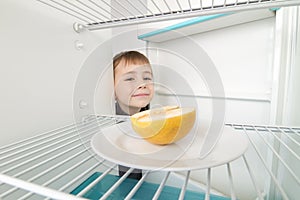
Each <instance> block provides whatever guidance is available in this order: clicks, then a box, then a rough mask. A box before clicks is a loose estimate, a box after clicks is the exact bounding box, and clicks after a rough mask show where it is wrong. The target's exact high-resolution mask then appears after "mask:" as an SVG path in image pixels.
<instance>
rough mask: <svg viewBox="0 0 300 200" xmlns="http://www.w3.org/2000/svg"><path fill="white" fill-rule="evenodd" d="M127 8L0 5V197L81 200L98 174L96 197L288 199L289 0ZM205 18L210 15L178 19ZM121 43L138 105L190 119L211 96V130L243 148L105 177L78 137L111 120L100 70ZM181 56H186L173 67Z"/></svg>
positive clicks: (292, 182) (292, 166)
mask: <svg viewBox="0 0 300 200" xmlns="http://www.w3.org/2000/svg"><path fill="white" fill-rule="evenodd" d="M95 2H96V3H97V4H96V3H95ZM138 2H139V4H133V2H132V1H124V2H122V1H117V0H116V1H113V0H112V1H104V0H103V1H102V0H101V1H89V2H83V1H74V2H73V1H58V0H56V1H50V0H41V1H40V0H29V1H26V2H25V1H24V2H23V1H22V2H20V1H16V0H10V1H8V0H2V1H1V2H0V36H1V37H0V41H1V48H0V52H1V55H2V56H1V60H0V65H1V73H0V76H1V79H0V81H1V102H2V103H1V115H0V118H1V122H2V123H1V126H0V133H1V141H0V146H1V147H0V160H1V162H0V184H1V185H0V199H47V198H48V199H50V198H51V199H82V198H85V197H86V198H88V197H90V196H88V195H89V194H91V193H92V192H91V191H92V190H93V189H94V187H96V186H99V183H101V180H102V181H103V180H106V179H111V180H114V181H113V183H111V185H109V187H108V188H107V189H105V190H104V191H102V192H103V194H101V196H102V197H101V196H100V197H101V198H102V199H107V198H108V197H115V198H117V197H120V196H118V195H121V197H122V198H123V197H124V198H125V197H126V199H131V198H138V197H139V194H140V193H143V192H145V191H148V192H149V193H151V192H150V189H153V188H154V189H155V190H154V191H153V192H152V193H153V196H152V197H151V198H153V199H157V198H162V199H163V198H165V196H164V195H166V194H167V190H169V191H171V192H170V193H171V197H172V198H178V199H183V198H184V197H185V196H186V198H187V199H188V197H189V195H191V196H192V195H196V196H197V195H198V196H199V197H201V198H203V199H204V198H205V199H209V198H210V199H218V198H224V199H226V198H228V199H296V198H297V197H298V196H300V193H299V189H298V188H299V186H300V180H299V177H300V175H299V171H300V170H299V169H300V161H299V151H300V149H299V136H300V135H299V134H300V128H298V127H299V124H300V116H299V115H300V114H299V113H300V112H297V111H299V110H300V106H299V105H298V104H297V102H299V98H300V91H299V85H300V83H299V79H298V78H297V77H299V67H297V66H299V64H300V56H299V54H300V51H299V46H300V44H299V41H300V40H299V34H300V28H299V27H300V26H299V25H300V22H299V20H298V19H299V15H300V14H299V7H297V5H299V4H300V2H299V1H296V0H295V1H232V2H231V1H193V0H190V1H189V0H186V1H183V0H182V1H173V2H168V3H167V1H148V2H146V1H138ZM212 5H214V6H212ZM69 8H71V9H69ZM269 8H279V9H277V10H275V11H274V10H272V11H271V10H269ZM262 10H263V11H265V10H267V12H266V13H264V12H262V13H260V11H262ZM170 11H174V13H172V12H170ZM175 11H176V13H175ZM160 12H162V13H164V14H162V15H159V13H160ZM247 12H248V13H250V14H245V13H247ZM166 13H169V14H166ZM232 13H233V14H232ZM223 14H226V16H223ZM243 14H244V15H246V16H247V17H245V16H243V17H241V16H239V15H243ZM124 15H125V16H124ZM132 16H136V17H132ZM205 16H215V18H213V19H211V20H204V21H201V22H197V23H194V24H193V23H192V24H189V22H190V20H191V19H194V18H195V17H196V18H201V17H205ZM118 18H119V19H121V20H118ZM74 23H75V24H74ZM198 25H200V26H198ZM195 26H196V27H195ZM128 49H136V50H139V51H142V52H143V53H145V54H146V55H147V56H148V57H149V58H150V60H151V63H152V65H153V71H154V77H155V81H156V82H157V83H159V84H157V87H156V93H155V98H154V100H153V102H152V103H151V106H152V107H155V106H160V105H169V104H180V105H182V106H186V105H187V106H188V105H195V106H197V108H198V109H199V110H198V113H199V115H200V118H201V117H202V116H205V117H208V118H213V117H214V116H215V115H217V114H216V113H215V112H214V107H213V105H214V102H215V101H221V102H223V103H224V105H225V106H224V113H220V116H222V114H223V115H224V121H223V123H224V124H225V126H226V127H229V128H232V129H233V130H235V132H236V133H237V134H243V135H245V136H246V137H247V139H248V141H249V148H248V150H247V152H246V153H244V154H243V155H242V156H241V157H240V158H238V159H236V160H233V161H231V162H228V163H226V164H224V165H221V166H216V167H211V168H205V169H199V170H187V171H179V172H178V171H169V170H160V171H151V170H150V171H147V170H145V175H144V177H143V178H142V179H141V180H140V181H138V182H128V179H126V176H127V175H128V173H127V174H126V175H125V176H123V177H122V178H118V179H115V178H116V175H117V164H118V163H114V162H111V161H108V160H105V159H103V158H101V157H99V156H98V155H96V154H95V152H93V150H92V149H91V146H90V140H91V137H92V136H93V135H94V134H95V133H97V132H99V131H100V130H101V129H102V128H105V127H109V126H112V125H114V124H116V121H117V122H119V121H122V120H123V119H122V118H116V117H114V116H113V114H114V94H113V76H112V69H111V67H110V66H111V59H112V56H113V55H114V54H115V53H117V52H119V51H123V50H128ZM194 55H196V58H199V60H200V61H199V60H192V59H187V58H194V57H193V56H194ZM200 55H201V56H202V57H201V56H200ZM190 56H191V57H190ZM193 61H195V62H196V63H198V62H199V63H200V68H197V67H199V66H198V65H193V64H194V63H193ZM201 63H205V64H207V66H206V67H207V68H208V71H204V70H203V69H204V68H201ZM209 67H210V68H209ZM207 73H215V74H214V75H215V77H211V76H210V77H208V76H206V75H207ZM214 79H215V80H214ZM214 83H215V84H219V85H217V88H218V89H220V90H221V93H218V92H214V91H213V89H212V88H214V86H215V85H214ZM218 91H219V90H218ZM222 92H223V93H222ZM95 172H101V174H100V175H99V174H98V177H96V178H95V179H94V180H91V179H88V178H89V177H90V178H91V175H93V174H94V175H95ZM87 180H89V181H87ZM88 182H89V184H88V185H87V186H86V187H85V188H84V189H83V188H81V189H78V187H77V186H79V185H82V183H88ZM124 184H127V185H130V186H128V187H129V188H130V189H128V188H127V191H124V187H123V186H122V185H124ZM147 184H148V185H147ZM106 186H107V185H106ZM146 186H148V187H146ZM103 187H104V186H103ZM75 188H76V189H77V191H76V189H75ZM147 189H148V190H147ZM94 190H95V189H94ZM151 191H152V190H151ZM71 192H73V194H70V193H71ZM152 193H151V194H152ZM172 195H173V196H172ZM191 196H190V197H191Z"/></svg>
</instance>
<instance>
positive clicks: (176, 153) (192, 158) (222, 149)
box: [91, 122, 248, 171]
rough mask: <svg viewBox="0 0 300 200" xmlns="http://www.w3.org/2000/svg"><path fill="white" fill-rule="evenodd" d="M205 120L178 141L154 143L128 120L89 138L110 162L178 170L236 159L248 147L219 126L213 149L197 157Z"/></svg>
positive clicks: (243, 138)
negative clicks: (137, 130) (205, 154)
mask: <svg viewBox="0 0 300 200" xmlns="http://www.w3.org/2000/svg"><path fill="white" fill-rule="evenodd" d="M207 123H208V122H204V123H202V126H199V127H196V126H194V128H193V129H192V130H191V132H190V133H189V134H188V135H187V136H186V137H185V138H183V139H182V140H180V141H178V142H177V143H173V144H170V145H164V146H160V145H154V144H151V143H149V142H147V141H146V140H144V139H142V138H140V137H139V136H138V135H137V134H136V133H135V132H134V131H133V129H132V127H131V124H130V122H123V123H120V124H116V125H113V126H110V127H108V128H104V129H102V130H101V132H98V133H96V134H95V135H94V136H93V137H92V140H91V146H92V148H93V150H94V151H95V152H96V154H98V155H99V156H101V157H103V158H105V159H106V160H109V161H111V162H114V163H117V164H120V165H125V166H128V167H133V168H138V169H146V170H167V171H182V170H194V169H204V168H209V167H214V166H218V165H222V164H225V163H227V162H230V161H232V160H235V159H237V158H238V157H240V156H241V155H243V153H244V152H245V151H246V149H247V147H248V140H247V138H246V137H245V136H244V135H242V134H240V133H237V132H235V131H234V130H233V129H232V128H230V127H226V126H225V127H223V129H222V131H223V133H222V136H221V137H220V139H219V141H218V143H217V144H216V145H215V147H214V149H213V150H212V151H211V153H210V154H208V155H207V156H206V157H204V158H201V159H200V158H199V154H200V151H201V147H202V146H203V143H204V142H205V138H206V137H205V136H206V133H207V130H208V125H207V126H205V124H207Z"/></svg>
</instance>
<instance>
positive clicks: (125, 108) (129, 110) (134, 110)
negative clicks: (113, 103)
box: [116, 102, 141, 115]
mask: <svg viewBox="0 0 300 200" xmlns="http://www.w3.org/2000/svg"><path fill="white" fill-rule="evenodd" d="M118 106H119V109H121V111H118ZM116 109H117V110H116V114H121V115H124V114H127V115H133V114H135V113H138V112H140V110H141V108H137V107H128V106H126V105H123V104H122V103H120V102H117V107H116Z"/></svg>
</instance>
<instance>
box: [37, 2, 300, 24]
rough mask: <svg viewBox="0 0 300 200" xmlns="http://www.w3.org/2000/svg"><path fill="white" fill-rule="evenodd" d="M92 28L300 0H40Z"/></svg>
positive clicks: (299, 3)
mask: <svg viewBox="0 0 300 200" xmlns="http://www.w3.org/2000/svg"><path fill="white" fill-rule="evenodd" d="M36 1H38V2H39V3H41V4H44V5H46V6H48V7H50V8H52V9H55V10H57V11H59V12H63V13H65V14H67V15H69V16H71V17H73V18H74V19H76V20H77V22H78V23H79V24H83V26H84V27H85V28H87V29H89V30H98V29H104V28H111V27H119V26H128V25H133V24H142V23H150V22H159V21H165V20H172V19H180V18H190V17H196V16H202V15H212V14H219V13H229V12H239V11H243V10H253V9H263V8H279V7H284V6H293V5H300V0H197V1H196V0H180V1H179V0H173V1H166V0H163V1H162V0H148V1H145V0H137V1H134V3H133V2H132V1H130V0H124V1H120V0H111V1H110V0H88V1H83V0H75V1H70V0H36Z"/></svg>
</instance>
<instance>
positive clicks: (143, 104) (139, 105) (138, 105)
mask: <svg viewBox="0 0 300 200" xmlns="http://www.w3.org/2000/svg"><path fill="white" fill-rule="evenodd" d="M148 104H149V102H148V101H147V102H139V103H135V104H134V105H132V106H133V107H136V108H144V107H146V106H147V105H148Z"/></svg>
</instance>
